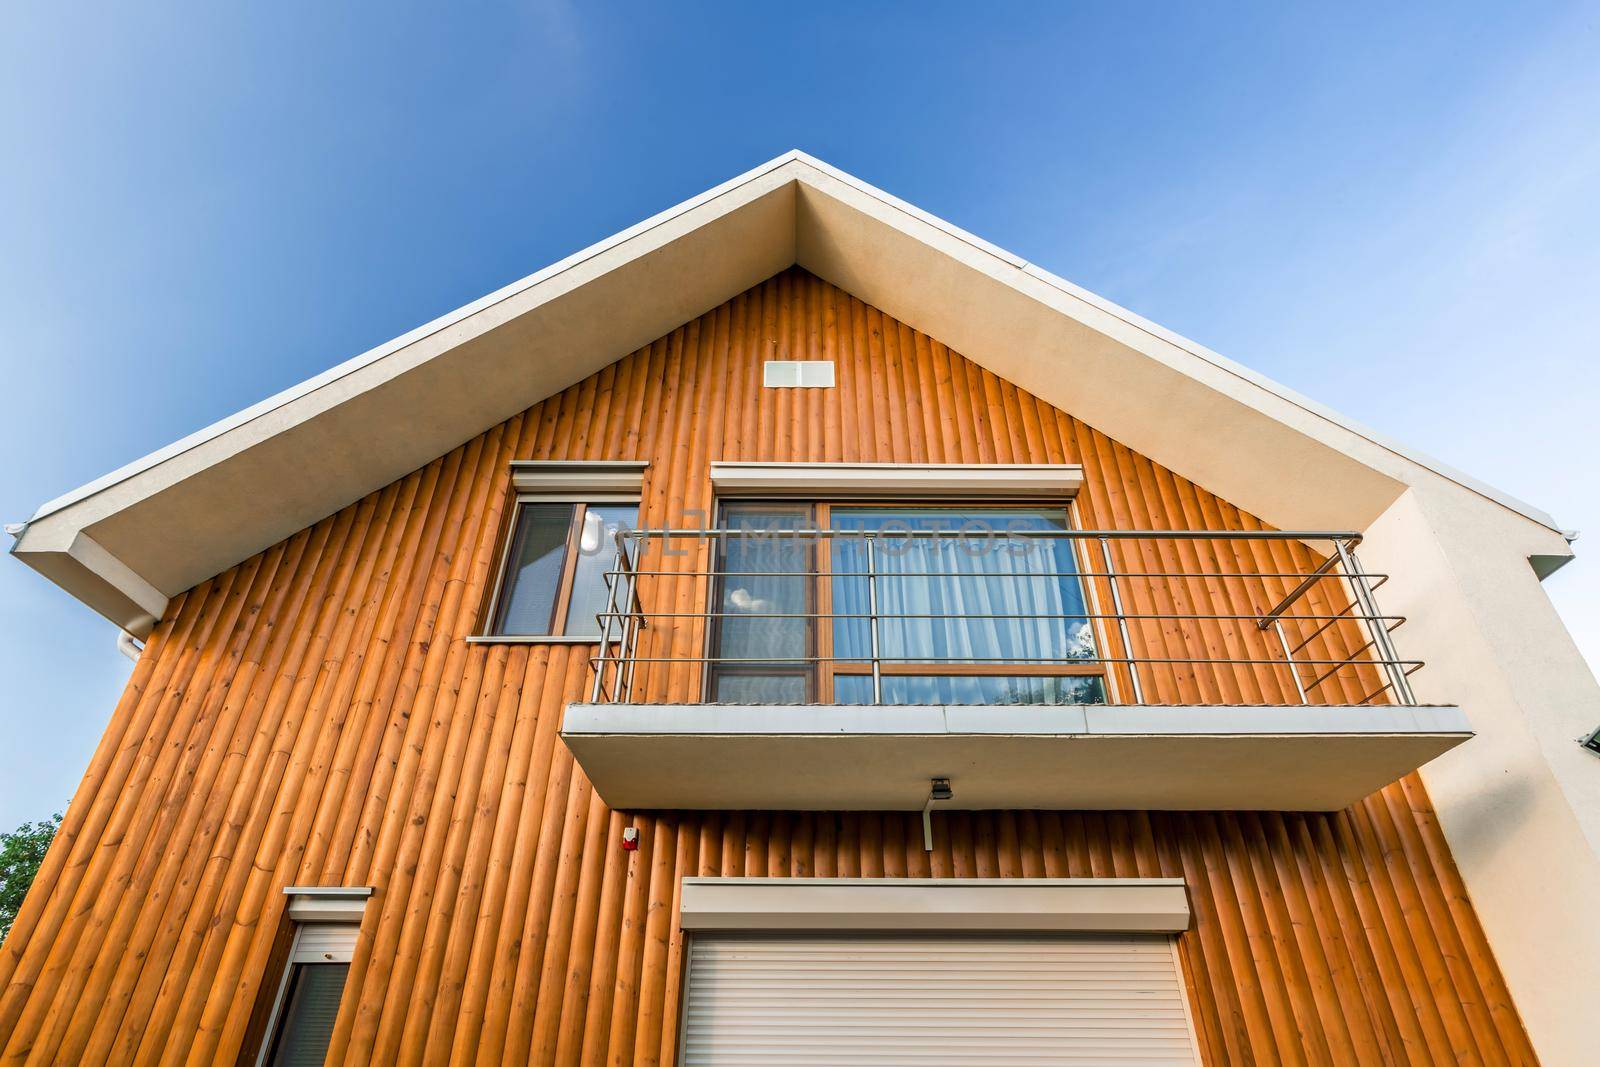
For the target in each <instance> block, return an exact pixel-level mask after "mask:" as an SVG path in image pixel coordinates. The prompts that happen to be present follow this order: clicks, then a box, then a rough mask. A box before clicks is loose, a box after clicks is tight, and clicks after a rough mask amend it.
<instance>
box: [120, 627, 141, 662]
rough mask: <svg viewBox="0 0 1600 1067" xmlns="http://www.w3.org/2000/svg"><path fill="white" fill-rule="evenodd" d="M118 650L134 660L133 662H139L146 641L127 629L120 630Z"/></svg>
mask: <svg viewBox="0 0 1600 1067" xmlns="http://www.w3.org/2000/svg"><path fill="white" fill-rule="evenodd" d="M117 651H118V652H121V653H122V654H123V655H124V656H127V657H128V658H129V659H131V660H133V662H135V663H138V662H139V653H141V652H143V651H144V642H143V641H141V640H139V639H138V638H137V637H135V636H133V635H132V634H130V633H129V632H128V631H126V630H118V631H117Z"/></svg>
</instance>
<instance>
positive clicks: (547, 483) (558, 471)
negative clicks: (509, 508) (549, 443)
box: [511, 459, 650, 496]
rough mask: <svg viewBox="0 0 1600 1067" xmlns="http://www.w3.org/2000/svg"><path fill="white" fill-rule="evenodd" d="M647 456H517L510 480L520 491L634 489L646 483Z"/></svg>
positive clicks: (551, 491) (587, 491)
mask: <svg viewBox="0 0 1600 1067" xmlns="http://www.w3.org/2000/svg"><path fill="white" fill-rule="evenodd" d="M648 466H650V464H649V463H648V462H646V461H644V460H631V459H604V460H599V459H597V460H589V459H573V460H565V459H563V460H516V461H514V462H513V463H512V464H511V484H512V487H513V488H515V489H516V491H517V492H519V493H538V494H544V493H579V494H585V495H593V494H595V493H631V494H633V495H634V496H637V495H638V493H639V488H640V486H642V485H643V484H644V472H645V468H646V467H648Z"/></svg>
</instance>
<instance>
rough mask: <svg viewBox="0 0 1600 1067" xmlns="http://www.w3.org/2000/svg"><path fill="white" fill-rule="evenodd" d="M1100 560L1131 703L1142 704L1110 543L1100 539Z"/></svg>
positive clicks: (1136, 668) (1142, 692)
mask: <svg viewBox="0 0 1600 1067" xmlns="http://www.w3.org/2000/svg"><path fill="white" fill-rule="evenodd" d="M1100 559H1101V560H1102V561H1103V562H1104V564H1105V569H1106V583H1107V584H1108V585H1110V586H1111V610H1112V611H1114V612H1116V613H1117V630H1118V632H1119V633H1120V634H1121V635H1122V651H1123V653H1124V654H1125V655H1126V656H1127V657H1128V681H1129V683H1130V685H1131V686H1132V688H1133V702H1134V703H1135V704H1143V703H1144V687H1143V686H1142V685H1140V684H1139V667H1138V665H1137V664H1136V663H1134V662H1133V638H1132V637H1130V636H1129V634H1128V619H1127V617H1126V616H1125V615H1124V614H1123V613H1122V592H1121V591H1120V590H1119V589H1118V588H1117V568H1116V565H1115V564H1114V563H1112V562H1111V541H1110V539H1109V538H1105V537H1102V538H1100Z"/></svg>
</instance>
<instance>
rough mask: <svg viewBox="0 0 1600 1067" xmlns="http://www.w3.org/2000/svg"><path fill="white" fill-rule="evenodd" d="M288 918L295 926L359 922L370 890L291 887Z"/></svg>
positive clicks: (334, 887) (288, 892)
mask: <svg viewBox="0 0 1600 1067" xmlns="http://www.w3.org/2000/svg"><path fill="white" fill-rule="evenodd" d="M283 891H284V893H285V894H286V895H287V896H288V897H289V918H291V919H293V920H294V921H295V922H298V923H360V922H361V916H362V914H364V913H365V911H366V908H367V900H368V898H370V897H371V896H372V887H371V886H366V885H358V886H343V885H339V886H330V885H290V886H284V889H283Z"/></svg>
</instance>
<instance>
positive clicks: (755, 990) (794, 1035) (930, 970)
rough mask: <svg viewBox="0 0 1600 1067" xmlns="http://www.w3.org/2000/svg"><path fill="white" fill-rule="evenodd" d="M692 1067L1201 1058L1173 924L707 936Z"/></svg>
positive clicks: (702, 938) (695, 986)
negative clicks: (1086, 930)
mask: <svg viewBox="0 0 1600 1067" xmlns="http://www.w3.org/2000/svg"><path fill="white" fill-rule="evenodd" d="M687 989H688V992H687V995H686V997H685V1016H684V1021H683V1027H684V1030H683V1034H684V1037H683V1056H682V1063H683V1064H684V1065H685V1067H733V1065H742V1064H907V1065H911V1064H915V1065H916V1067H943V1065H952V1067H954V1065H961V1064H1018V1063H1038V1064H1083V1065H1088V1064H1094V1065H1104V1064H1117V1065H1120V1067H1134V1065H1141V1064H1152V1065H1153V1064H1161V1065H1167V1064H1182V1065H1185V1067H1189V1065H1193V1064H1196V1063H1198V1060H1197V1058H1196V1054H1195V1046H1194V1040H1193V1037H1192V1033H1191V1030H1190V1023H1189V1017H1188V1010H1187V1007H1186V1004H1185V1000H1184V991H1183V984H1182V980H1181V979H1180V977H1179V974H1178V965H1177V957H1176V953H1175V949H1174V946H1173V942H1172V939H1171V938H1169V937H1164V936H1149V935H1143V936H1140V935H1131V936H1107V935H1095V936H1082V935H1056V936H1032V935H1030V936H1022V937H1009V936H1008V937H1001V936H961V937H951V936H942V937H930V936H924V935H910V936H874V935H857V936H852V935H830V936H789V935H784V936H758V935H757V936H752V935H731V936H730V935H724V934H715V933H697V934H694V935H693V936H692V937H691V939H690V945H689V973H688V982H687Z"/></svg>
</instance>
